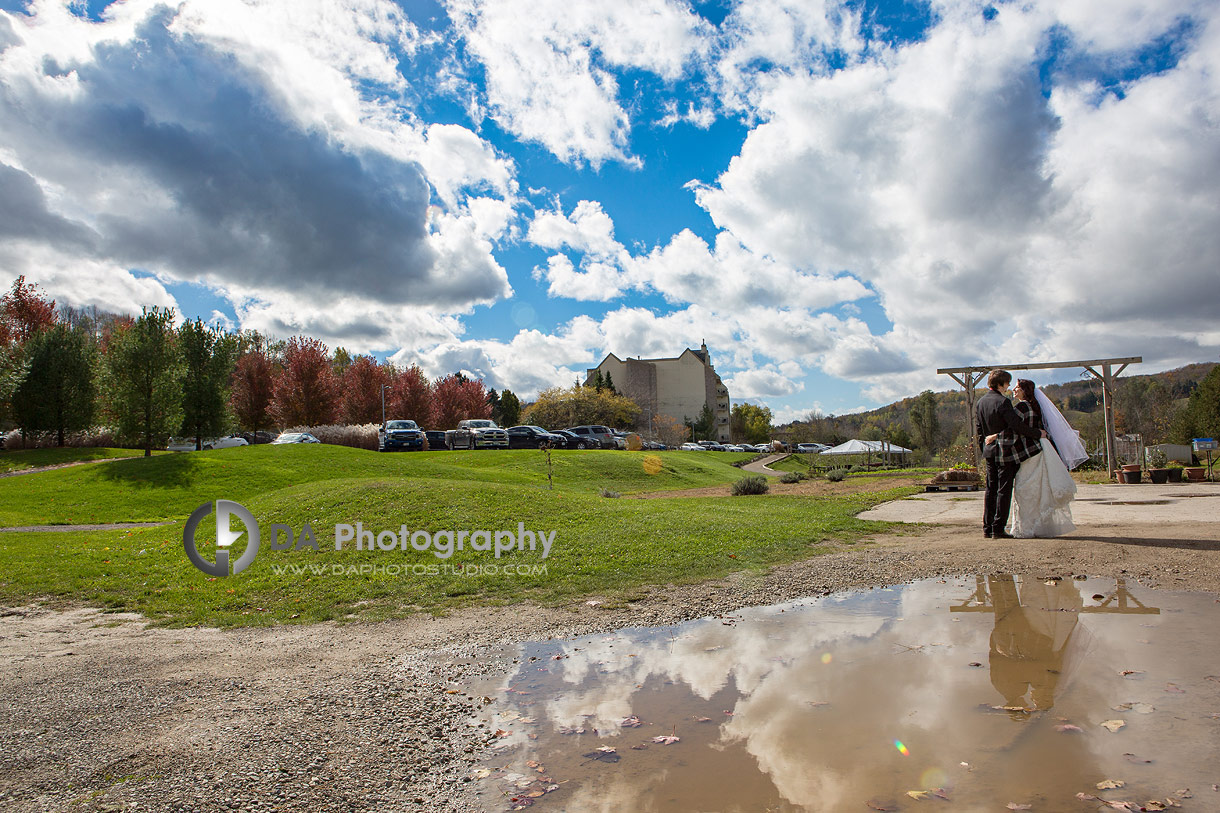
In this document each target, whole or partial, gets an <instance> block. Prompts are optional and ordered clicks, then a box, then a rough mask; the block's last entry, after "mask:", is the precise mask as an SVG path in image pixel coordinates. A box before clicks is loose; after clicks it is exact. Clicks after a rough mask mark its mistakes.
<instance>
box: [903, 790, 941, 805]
mask: <svg viewBox="0 0 1220 813" xmlns="http://www.w3.org/2000/svg"><path fill="white" fill-rule="evenodd" d="M907 796H910V797H911V798H912V799H915V800H916V801H919V802H923V801H926V800H928V799H944V800H945V801H946V802H947V801H949V794H947V793H945V789H944V788H929V789H928V790H908V791H907Z"/></svg>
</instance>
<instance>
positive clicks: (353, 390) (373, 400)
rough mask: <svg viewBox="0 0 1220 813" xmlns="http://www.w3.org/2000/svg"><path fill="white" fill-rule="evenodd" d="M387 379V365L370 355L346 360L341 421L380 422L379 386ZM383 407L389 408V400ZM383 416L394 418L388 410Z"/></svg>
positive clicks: (387, 381)
mask: <svg viewBox="0 0 1220 813" xmlns="http://www.w3.org/2000/svg"><path fill="white" fill-rule="evenodd" d="M336 352H337V351H336ZM389 382H390V377H389V375H388V374H387V372H386V368H385V367H383V366H382V365H380V364H378V363H377V359H375V358H373V357H372V356H357V357H356V358H355V359H354V360H353V361H351V362H349V363H348V365H347V369H346V370H345V371H344V372H343V404H342V409H341V412H342V416H343V422H344V423H348V424H363V423H381V405H382V400H381V388H382V387H383V386H385V385H387V384H389ZM386 394H387V395H389V393H386ZM386 407H387V409H388V407H389V403H388V402H387V403H386ZM386 416H387V417H390V418H392V417H394V416H393V415H391V414H390V413H389V412H387V413H386Z"/></svg>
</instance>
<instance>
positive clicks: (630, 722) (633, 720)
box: [623, 714, 643, 728]
mask: <svg viewBox="0 0 1220 813" xmlns="http://www.w3.org/2000/svg"><path fill="white" fill-rule="evenodd" d="M642 725H643V723H641V722H640V718H639V717H636V716H635V715H634V714H633V715H631V716H630V717H628V718H626V719H624V720H623V728H639V727H640V726H642Z"/></svg>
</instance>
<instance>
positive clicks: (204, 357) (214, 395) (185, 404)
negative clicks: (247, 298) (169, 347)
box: [178, 319, 237, 451]
mask: <svg viewBox="0 0 1220 813" xmlns="http://www.w3.org/2000/svg"><path fill="white" fill-rule="evenodd" d="M178 346H179V348H180V350H181V352H182V361H183V364H184V365H185V368H186V371H185V376H184V377H183V380H182V428H181V430H180V431H181V434H182V435H184V436H186V437H188V438H194V439H195V450H196V451H198V450H200V449H202V448H203V439H204V438H205V437H215V436H216V435H219V434H220V433H221V432H223V431H224V430H225V428H226V427H227V425H228V423H229V408H228V404H229V378H230V376H232V374H233V365H234V359H235V356H236V354H237V342H236V341H234V340H233V338H232V337H230V336H227V335H226V334H224V333H222V332H220V331H219V330H217V329H216V328H213V327H209V326H207V325H205V324H204V323H203V321H202V320H200V319H196V320H195V321H193V322H192V321H186V322H183V323H182V325H181V327H179V328H178Z"/></svg>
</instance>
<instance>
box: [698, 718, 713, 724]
mask: <svg viewBox="0 0 1220 813" xmlns="http://www.w3.org/2000/svg"><path fill="white" fill-rule="evenodd" d="M711 721H712V718H711V717H696V718H695V722H696V723H710V722H711Z"/></svg>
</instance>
